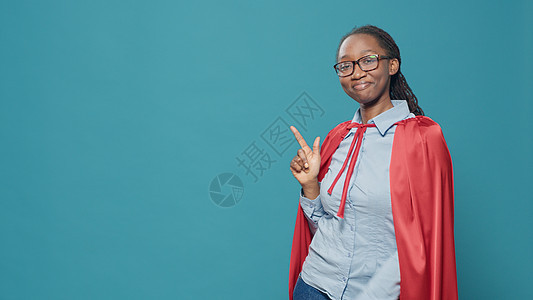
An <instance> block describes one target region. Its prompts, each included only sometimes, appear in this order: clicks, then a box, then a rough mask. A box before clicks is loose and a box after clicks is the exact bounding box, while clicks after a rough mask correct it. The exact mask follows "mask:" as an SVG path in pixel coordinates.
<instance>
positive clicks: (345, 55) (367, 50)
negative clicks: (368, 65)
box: [340, 49, 376, 59]
mask: <svg viewBox="0 0 533 300" xmlns="http://www.w3.org/2000/svg"><path fill="white" fill-rule="evenodd" d="M367 52H376V51H374V50H371V49H366V50H363V51H361V53H367ZM347 56H350V55H349V54H344V55H343V56H341V57H340V59H343V58H345V57H347Z"/></svg>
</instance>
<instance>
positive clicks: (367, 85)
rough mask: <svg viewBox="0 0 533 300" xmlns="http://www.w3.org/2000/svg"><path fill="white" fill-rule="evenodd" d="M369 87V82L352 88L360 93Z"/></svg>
mask: <svg viewBox="0 0 533 300" xmlns="http://www.w3.org/2000/svg"><path fill="white" fill-rule="evenodd" d="M369 86H370V82H360V83H358V84H356V85H354V86H353V88H354V89H355V90H358V91H361V90H364V89H366V88H367V87H369Z"/></svg>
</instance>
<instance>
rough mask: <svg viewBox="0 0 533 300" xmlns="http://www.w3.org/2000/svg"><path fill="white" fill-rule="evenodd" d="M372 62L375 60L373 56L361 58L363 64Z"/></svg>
mask: <svg viewBox="0 0 533 300" xmlns="http://www.w3.org/2000/svg"><path fill="white" fill-rule="evenodd" d="M374 62H376V59H375V58H374V57H368V58H365V59H363V61H362V63H363V64H365V65H370V64H373V63H374Z"/></svg>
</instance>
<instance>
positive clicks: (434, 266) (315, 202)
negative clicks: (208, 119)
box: [289, 25, 457, 300]
mask: <svg viewBox="0 0 533 300" xmlns="http://www.w3.org/2000/svg"><path fill="white" fill-rule="evenodd" d="M400 65H401V58H400V51H399V48H398V46H397V45H396V43H395V42H394V40H393V39H392V37H391V36H390V35H389V34H388V33H386V32H385V31H383V30H382V29H380V28H378V27H375V26H370V25H367V26H363V27H359V28H354V29H353V30H352V31H351V32H349V33H348V34H346V35H345V36H344V37H343V38H342V39H341V42H340V44H339V47H338V49H337V64H335V66H334V68H335V71H336V72H337V75H338V76H339V81H340V84H341V86H342V88H343V89H344V91H345V92H346V94H348V96H350V97H351V98H352V99H354V100H355V101H356V102H357V103H359V109H358V110H357V111H356V113H355V115H354V117H353V119H352V120H351V121H346V122H343V123H341V124H339V125H337V126H336V127H335V128H334V129H333V130H331V131H330V132H329V133H328V135H327V136H326V139H325V140H324V142H323V143H322V147H321V148H320V149H319V142H320V137H317V138H316V139H315V141H314V143H313V148H312V149H311V148H310V147H309V146H308V145H307V143H306V142H305V140H304V139H303V137H302V136H301V135H300V133H299V132H298V130H297V129H296V128H295V127H293V126H291V130H292V131H293V133H294V135H295V137H296V139H297V140H298V142H299V144H300V145H301V147H302V148H301V149H299V150H298V153H297V155H296V156H295V157H294V158H293V159H292V161H291V163H290V169H291V171H292V173H293V175H294V177H295V178H296V179H297V180H298V182H299V183H300V184H301V186H302V189H301V191H300V205H299V209H298V216H297V220H296V228H295V234H294V239H293V249H292V253H291V266H290V273H291V274H290V279H289V295H290V297H291V299H294V300H297V299H398V298H399V297H401V299H424V300H426V299H457V283H456V282H457V280H456V270H455V250H454V239H453V176H452V166H451V158H450V155H449V152H448V148H447V146H446V143H445V141H444V138H443V136H442V132H441V130H440V127H439V125H438V124H436V123H435V122H433V121H432V120H431V119H429V118H428V117H424V116H423V111H422V109H421V108H420V107H419V106H418V101H417V99H416V97H415V96H414V94H413V92H412V91H411V89H410V88H409V85H408V84H407V82H406V80H405V78H404V76H403V75H402V73H401V71H400ZM393 99H394V100H393ZM311 237H312V240H311ZM293 293H294V294H293Z"/></svg>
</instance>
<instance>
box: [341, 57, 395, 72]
mask: <svg viewBox="0 0 533 300" xmlns="http://www.w3.org/2000/svg"><path fill="white" fill-rule="evenodd" d="M388 58H392V57H389V56H381V55H379V54H370V55H366V56H363V57H361V58H360V59H358V60H354V61H341V62H340V63H337V64H335V65H334V66H333V68H334V69H335V72H337V75H339V77H346V76H350V75H352V74H353V70H355V64H357V65H358V66H359V68H361V70H362V71H363V72H368V71H372V70H375V69H377V68H378V64H379V60H380V59H388Z"/></svg>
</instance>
